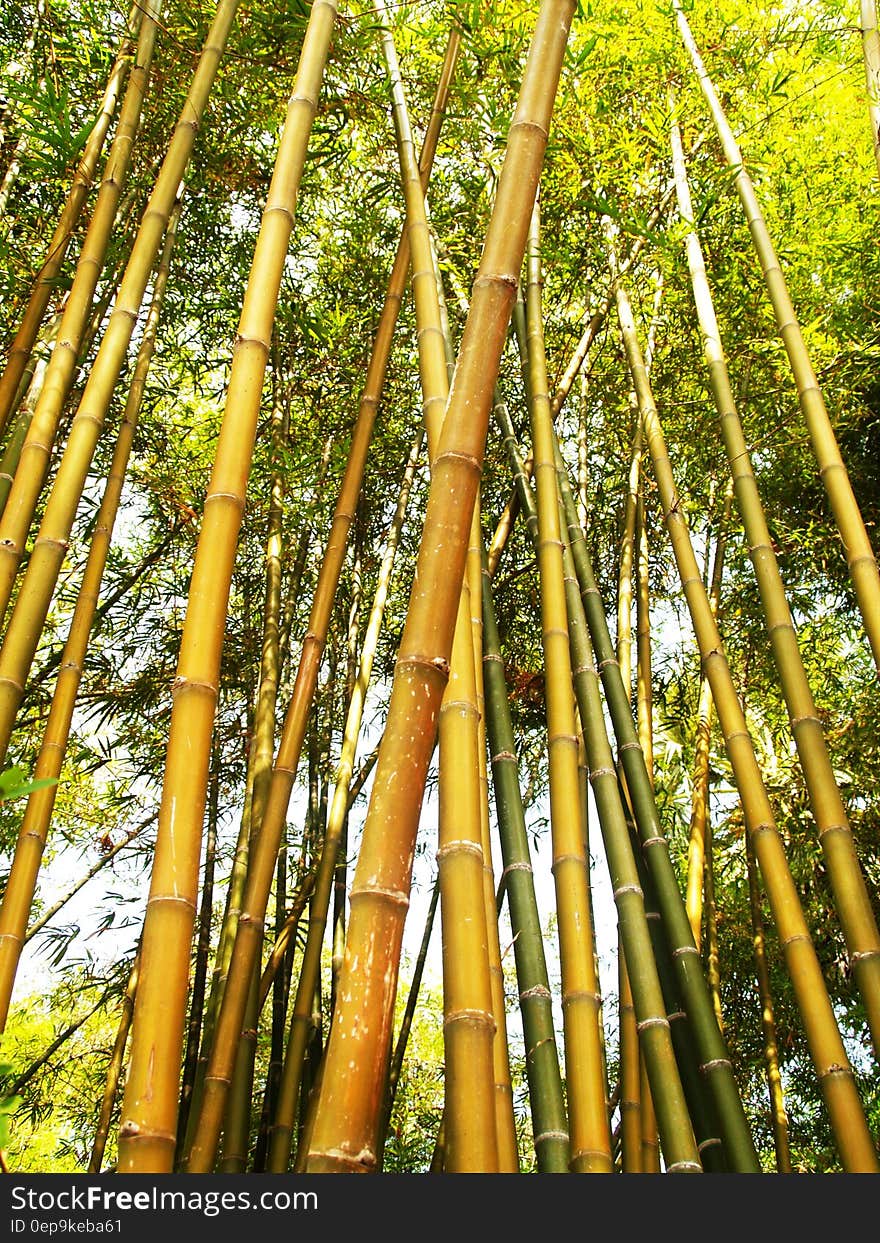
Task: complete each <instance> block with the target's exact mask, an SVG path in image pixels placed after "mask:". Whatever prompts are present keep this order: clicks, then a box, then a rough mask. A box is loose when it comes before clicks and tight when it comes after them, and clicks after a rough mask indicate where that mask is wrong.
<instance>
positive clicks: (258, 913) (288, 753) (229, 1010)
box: [200, 31, 460, 1168]
mask: <svg viewBox="0 0 880 1243" xmlns="http://www.w3.org/2000/svg"><path fill="white" fill-rule="evenodd" d="M459 44H460V39H459V36H458V34H457V32H455V31H454V32H453V33H452V35H451V36H450V39H449V43H448V45H447V53H446V58H445V60H444V65H443V69H442V71H441V78H440V83H439V84H438V88H437V93H436V96H435V106H434V109H433V111H432V115H431V121H430V123H429V128H428V131H427V133H426V136H425V142H424V146H423V152H422V162H421V172H422V176H423V177H425V179H426V180H427V176H428V173H429V170H430V166H431V163H432V161H433V157H434V152H435V150H436V144H437V138H438V136H439V130H440V121H441V118H442V115H443V111H444V108H445V103H446V99H447V98H448V93H449V88H450V84H451V81H452V73H453V71H454V67H455V62H456V60H457V56H458V48H459ZM408 264H409V245H408V243H407V241H406V238H405V237H404V238H402V239H401V242H400V245H399V246H398V250H397V257H396V258H395V261H394V267H393V269H392V273H391V277H390V278H389V282H388V292H387V294H386V298H385V304H384V306H383V309H382V314H381V316H380V320H379V326H378V328H377V331H376V336H375V341H374V346H373V352H372V356H371V359H370V364H369V367H368V370H367V378H366V383H365V386H364V391H363V393H362V395H361V400H360V407H359V411H358V417H357V420H356V423H355V427H354V431H353V433H352V439H351V444H350V446H349V453H348V460H347V463H346V468H345V473H344V476H343V479H342V483H341V485H340V491H339V496H338V498H337V502H336V508H335V512H334V516H333V521H332V523H331V528H330V535H329V538H328V541H327V545H326V548H325V552H324V558H323V560H322V562H321V568H320V572H319V576H318V583H317V586H316V588H315V594H314V598H313V601H312V608H311V613H310V617H309V624H308V628H307V631H306V637H305V640H304V642H303V646H302V652H301V656H300V662H299V665H298V668H297V672H296V678H295V681H294V686H293V692H292V695H291V699H290V703H289V705H288V708H287V712H286V714H285V718H284V724H283V727H282V732H281V739H280V742H279V745H278V750H277V753H276V756H275V763H274V765H273V771H272V780H271V783H270V786H269V794H268V798H267V804H266V810H265V813H264V815H263V824H262V828H261V834H260V844H259V851H258V852H257V857H255V859H254V861H253V866H252V867H251V869H250V872H249V876H248V886H247V889H246V892H245V897H244V903H243V913H244V914H245V915H246V916H247V922H246V923H245V924H244V925H242V924H241V921H239V923H240V927H242V934H239V933H238V932H237V934H236V940H235V945H234V947H233V959H232V962H231V963H230V972H229V978H230V980H232V979H233V978H234V979H235V980H236V981H243V980H245V979H246V977H247V976H248V973H249V972H250V971H251V970H252V969H253V963H254V962H255V961H256V941H255V930H256V929H257V928H258V927H259V926H261V925H262V921H263V919H264V918H265V913H266V907H267V905H268V900H269V891H270V888H271V884H272V874H273V871H274V867H275V858H276V855H277V852H278V846H279V844H280V840H281V833H282V830H283V826H284V819H285V816H286V813H287V806H288V803H289V801H290V794H291V790H292V789H293V782H294V779H295V777H296V770H297V766H298V764H299V758H300V753H301V751H302V744H303V740H304V737H305V730H306V727H307V723H308V714H309V710H310V706H311V702H312V698H313V696H314V691H315V686H316V684H317V677H318V669H319V666H320V663H321V656H322V653H323V649H324V644H325V642H326V636H327V631H328V627H329V624H330V614H331V610H332V607H333V601H334V598H335V594H336V588H337V585H338V582H339V575H340V573H341V570H342V563H343V559H344V556H345V550H346V546H347V541H348V533H349V530H350V528H351V523H352V521H353V519H354V514H355V510H356V507H357V499H358V495H359V493H360V489H361V483H362V480H363V473H364V464H365V461H366V454H367V449H368V447H369V443H370V439H371V436H372V430H373V424H374V422H375V416H376V410H377V407H378V403H379V398H380V395H381V390H382V385H383V382H384V377H385V370H386V367H387V362H388V356H389V352H390V347H391V339H392V336H393V332H394V326H395V323H396V321H397V316H398V312H399V309H400V302H401V298H402V294H403V289H404V287H405V282H406V272H407V267H408ZM245 998H246V993H243V986H242V983H241V982H237V983H236V990H235V991H234V992H231V991H230V988H229V985H228V983H227V988H226V990H225V992H224V1000H223V1006H222V1009H221V1014H220V1022H221V1023H224V1024H225V1028H226V1032H227V1036H226V1038H225V1039H224V1040H223V1041H221V1040H220V1039H219V1034H218V1039H217V1040H216V1042H215V1052H216V1055H217V1057H218V1058H220V1057H223V1058H224V1059H225V1058H226V1053H225V1052H224V1050H225V1049H226V1048H227V1047H234V1041H235V1040H236V1039H237V1036H236V1031H237V1030H240V1022H241V1015H242V1014H243V1006H244V1003H245ZM218 1068H219V1069H218V1070H217V1073H216V1074H214V1076H213V1080H212V1095H213V1097H214V1100H213V1102H212V1105H211V1111H210V1114H207V1113H206V1115H205V1118H204V1130H203V1138H202V1140H201V1141H200V1143H201V1145H202V1148H203V1154H207V1153H208V1152H209V1150H211V1149H213V1147H216V1142H217V1135H218V1131H219V1126H220V1119H221V1118H222V1109H223V1101H222V1098H223V1096H224V1094H225V1079H224V1075H228V1073H229V1072H228V1070H226V1069H225V1062H224V1065H223V1066H221V1065H220V1063H219V1061H218ZM221 1071H222V1073H221ZM201 1126H202V1123H201V1122H200V1128H201ZM200 1160H201V1161H205V1162H209V1160H210V1158H209V1157H208V1156H206V1155H202V1156H200ZM207 1168H210V1165H209V1164H208V1166H207Z"/></svg>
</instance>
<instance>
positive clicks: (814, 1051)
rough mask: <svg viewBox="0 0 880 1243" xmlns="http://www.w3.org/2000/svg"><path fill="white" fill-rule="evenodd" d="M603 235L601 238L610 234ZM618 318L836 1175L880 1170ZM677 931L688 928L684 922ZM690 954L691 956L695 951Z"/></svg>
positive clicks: (631, 331) (628, 314) (658, 434)
mask: <svg viewBox="0 0 880 1243" xmlns="http://www.w3.org/2000/svg"><path fill="white" fill-rule="evenodd" d="M608 232H609V235H610V226H609V229H608ZM617 309H618V318H619V320H620V325H621V332H622V336H623V341H624V347H625V350H626V356H627V362H628V364H629V369H630V373H631V375H632V379H633V384H634V385H635V388H636V393H637V395H638V398H639V408H640V410H641V415H642V422H643V425H644V431H645V439H646V442H647V445H648V449H649V450H650V453H651V461H652V463H653V466H654V475H655V478H656V480H657V486H658V491H659V495H660V499H661V504H662V507H663V514H664V522H665V524H666V528H667V530H668V532H669V536H670V542H671V543H672V548H673V553H674V555H675V559H676V564H677V566H678V570H679V575H680V578H681V582H682V588H683V591H684V594H685V599H686V601H687V604H688V609H689V611H690V613H691V618H692V621H693V625H694V630H695V633H696V636H697V642H698V644H699V648H700V652H701V656H702V664H703V669H704V670H705V672H706V676H707V677H708V679H709V682H710V685H711V687H712V696H713V698H714V700H715V709H716V711H717V713H718V722H719V725H720V726H721V730H722V733H723V734H724V739H725V744H726V746H727V753H728V756H729V758H730V762H731V766H732V768H733V771H734V777H735V779H736V783H737V788H738V790H739V794H740V798H741V800H742V804H743V812H744V814H745V819H746V830H747V832H748V833H749V836H750V837H751V840H752V843H753V845H754V849H755V855H756V857H757V859H758V863H759V865H760V868H761V875H762V877H763V879H764V884H765V888H766V890H767V896H768V898H769V900H770V905H771V910H772V911H773V915H774V919H775V920H776V925H777V929H778V932H779V939H780V942H781V944H782V947H783V953H784V954H785V959H786V964H787V966H788V970H789V974H790V976H791V979H792V984H793V986H794V990H795V995H796V997H797V999H798V1004H799V1009H800V1012H801V1017H802V1019H803V1022H804V1027H805V1031H806V1035H807V1042H808V1044H809V1047H810V1052H811V1055H812V1057H813V1061H814V1065H815V1068H816V1072H817V1075H818V1078H819V1083H820V1087H821V1089H822V1094H823V1096H824V1098H825V1103H826V1106H827V1109H828V1113H829V1116H830V1119H831V1125H832V1128H833V1131H834V1134H835V1138H836V1142H837V1145H838V1150H839V1152H840V1155H841V1159H842V1161H843V1164H844V1168H845V1169H846V1170H848V1171H849V1170H851V1171H857V1170H861V1171H871V1170H873V1171H876V1170H880V1162H878V1160H877V1154H876V1152H875V1149H874V1144H873V1140H872V1138H871V1134H870V1131H869V1130H868V1126H867V1123H866V1121H865V1114H864V1110H863V1108H862V1103H861V1101H860V1100H859V1095H858V1092H857V1090H856V1086H855V1080H854V1077H853V1072H852V1068H851V1067H850V1064H849V1059H848V1058H847V1055H846V1051H845V1049H844V1046H843V1041H842V1039H841V1036H840V1032H839V1030H838V1027H837V1023H836V1021H835V1018H834V1012H833V1010H832V1008H831V1002H830V1000H829V997H828V991H827V988H826V986H825V981H824V979H823V978H822V971H821V968H820V966H819V961H818V959H817V957H816V952H815V949H814V947H813V943H812V941H811V939H810V934H809V930H808V928H807V925H806V921H805V920H804V916H803V911H802V910H801V905H800V899H799V897H798V893H797V889H796V887H795V884H794V880H793V879H792V875H791V872H790V870H789V867H788V860H787V859H786V856H785V849H784V847H783V844H782V839H781V837H780V834H779V831H778V829H777V827H776V823H775V820H774V817H773V810H772V807H771V806H770V801H769V798H768V796H767V792H766V790H765V788H764V782H763V779H762V777H761V772H760V769H759V767H758V762H757V759H756V757H755V752H754V748H753V746H752V740H751V737H750V735H749V733H748V728H747V726H746V721H745V717H744V715H743V710H742V707H741V705H740V701H739V697H738V696H737V694H736V688H735V686H734V684H733V679H732V677H731V673H730V668H729V666H728V664H727V658H726V656H725V654H724V646H723V643H722V640H721V635H720V634H719V632H718V627H717V625H716V624H715V620H714V618H713V617H712V610H711V607H710V605H709V599H708V595H707V593H706V588H705V586H704V584H703V581H702V578H701V576H700V571H699V566H698V565H697V560H696V557H695V555H694V551H693V547H692V544H691V540H690V534H689V532H688V529H687V525H686V523H685V520H684V516H683V514H682V512H681V500H680V497H679V495H678V493H677V491H676V488H675V482H674V479H673V475H672V468H671V464H670V461H669V457H668V455H667V451H666V445H665V441H664V437H663V431H662V428H661V426H660V419H659V415H658V413H657V408H656V405H655V403H654V399H653V394H652V392H651V386H650V382H649V380H648V378H647V376H646V374H645V368H644V361H643V359H642V355H641V347H640V345H639V342H638V337H637V335H636V329H635V323H634V321H633V317H632V310H631V308H630V304H629V299H628V297H627V295H626V292H625V290H624V289H623V286H622V285H621V284H620V283H618V285H617ZM682 909H683V908H682ZM685 922H687V920H686V916H685ZM687 938H688V940H689V941H690V944H691V946H693V937H692V936H691V935H690V925H689V924H688V925H687ZM692 952H693V954H694V956H696V953H697V951H696V948H695V947H694V948H693V951H692ZM686 1004H687V1002H686ZM712 1026H713V1028H714V1030H715V1032H716V1033H717V1034H718V1039H719V1042H721V1043H722V1045H723V1041H721V1037H720V1033H718V1029H717V1025H716V1024H715V1022H714V1017H713V1023H712ZM726 1065H727V1067H728V1068H729V1062H726ZM737 1099H738V1098H737Z"/></svg>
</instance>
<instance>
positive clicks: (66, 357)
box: [0, 0, 183, 747]
mask: <svg viewBox="0 0 880 1243" xmlns="http://www.w3.org/2000/svg"><path fill="white" fill-rule="evenodd" d="M161 8H162V0H149V3H148V4H147V5H146V6H145V8H144V18H143V22H142V24H141V29H140V33H139V35H138V45H137V50H136V53H135V58H134V63H133V65H132V67H131V72H130V76H129V80H128V85H127V86H126V89H125V96H124V98H123V101H122V106H121V108H120V112H119V121H118V124H117V126H116V133H115V134H114V136H113V141H112V143H111V144H110V150H109V153H108V156H107V161H106V163H105V166H104V172H103V175H102V178H101V185H100V187H99V189H98V194H97V197H96V199H95V206H94V209H93V211H92V216H91V219H90V221H89V225H88V228H87V230H86V235H85V238H84V239H83V244H82V250H81V251H80V255H79V259H78V260H77V265H76V271H75V273H74V278H73V284H72V286H71V288H70V293H69V294H68V297H67V300H66V303H65V307H64V313H63V316H62V319H61V325H60V327H59V329H58V337H57V340H56V342H55V346H54V348H53V350H52V356H51V358H50V360H49V366H48V369H47V373H46V380H45V383H44V385H43V390H42V392H41V394H40V398H39V401H38V402H37V406H36V409H35V410H34V415H33V418H32V420H31V423H30V426H29V427H28V430H27V435H26V438H25V442H24V445H23V446H22V450H21V455H20V459H19V462H18V466H17V469H16V472H15V479H14V480H13V484H12V488H11V490H10V494H9V497H8V500H7V502H6V507H5V509H4V511H3V517H2V519H0V541H2V542H0V549H2V553H0V617H3V616H5V614H6V610H7V608H8V605H9V599H10V595H11V593H12V588H13V584H14V581H15V575H16V573H17V570H18V566H19V563H20V561H21V557H22V553H23V551H24V545H25V541H26V539H27V534H28V530H29V529H30V525H31V522H32V521H33V517H34V511H35V508H36V503H37V498H38V497H39V495H40V492H41V491H42V488H43V484H44V482H45V478H46V472H47V470H48V466H49V459H50V455H51V453H52V446H53V444H54V441H55V437H56V433H57V431H58V424H59V421H60V419H61V415H62V412H63V409H64V405H65V402H66V400H67V397H68V395H69V393H70V389H71V386H72V384H73V380H74V375H75V372H76V365H77V359H78V358H79V357H80V354H81V352H82V347H83V338H84V334H85V332H86V326H87V325H88V323H89V319H90V317H91V315H92V301H93V298H94V294H95V290H96V288H97V285H98V280H99V278H100V276H101V273H102V271H103V269H104V262H105V259H106V256H107V247H108V244H109V241H110V235H111V232H112V230H113V227H114V223H115V220H116V215H117V210H118V207H119V201H120V197H121V194H122V191H123V188H124V185H125V182H126V179H127V177H128V170H129V167H130V164H131V152H132V147H133V145H134V140H135V136H136V134H137V129H138V125H139V123H140V117H141V110H142V107H143V101H144V94H145V92H146V88H147V83H148V81H149V76H150V69H151V66H152V61H153V52H154V48H155V43H156V31H157V21H158V18H159V15H160V12H161ZM182 176H183V167H181V170H180V172H179V173H178V174H177V176H176V177H175V178H174V180H173V184H171V183H169V187H168V194H167V196H166V203H165V204H164V206H163V208H162V212H163V216H164V218H163V219H162V221H161V231H159V232H158V235H157V236H156V237H155V238H154V239H153V242H152V245H151V246H148V248H147V249H146V251H145V252H144V253H143V254H142V258H141V269H140V270H141V283H140V288H139V291H138V292H137V294H136V296H134V297H133V296H132V295H133V293H134V291H133V290H132V286H131V285H129V286H128V288H127V289H126V294H127V295H128V299H127V300H123V290H122V288H120V293H119V301H118V306H119V308H120V309H122V308H125V314H123V315H122V318H121V321H120V322H119V323H118V324H117V329H119V328H121V329H122V336H123V337H124V341H122V343H121V349H119V350H118V352H117V354H118V361H117V362H116V365H115V368H114V369H113V371H112V375H109V376H108V379H107V383H108V384H109V388H108V389H107V391H106V394H103V393H102V394H101V395H100V396H99V395H98V394H96V393H95V389H94V387H93V388H92V391H91V393H90V395H89V401H90V402H92V400H93V395H94V402H95V407H94V408H95V410H97V411H98V412H99V413H98V415H97V417H98V419H99V422H100V421H102V420H103V417H104V411H105V410H106V408H107V405H108V404H109V399H110V392H111V391H112V388H113V385H114V384H115V383H116V378H117V376H118V374H119V369H120V367H121V366H122V362H123V359H124V356H125V351H126V349H127V347H128V343H129V341H130V339H131V334H132V331H133V328H134V319H135V318H136V317H137V314H138V311H139V310H140V305H141V300H142V298H143V294H144V290H145V288H146V283H147V281H148V279H149V276H150V272H151V270H152V267H153V263H154V261H155V258H156V255H157V253H158V250H159V245H160V243H161V241H162V235H163V234H164V232H165V224H166V223H167V217H168V214H169V213H170V210H171V207H172V205H173V203H174V201H175V198H176V196H177V189H178V185H179V183H180V181H181V178H182ZM151 201H152V200H151ZM129 299H130V303H129ZM126 325H127V327H126ZM108 331H109V329H108ZM28 335H30V329H29V330H28ZM13 348H15V347H13ZM29 348H30V347H29ZM28 352H29V351H28ZM105 358H106V354H105ZM10 362H11V364H12V360H10ZM16 365H17V364H16ZM95 366H97V362H96V364H95ZM84 396H85V395H84ZM80 408H81V409H82V405H81V407H80ZM86 409H88V407H86ZM79 492H80V489H77V490H76V500H77V501H78V499H79ZM75 507H76V501H75V502H74V512H75ZM63 538H64V539H65V540H66V538H67V535H66V534H65V535H64V537H63ZM56 573H57V570H56ZM52 582H53V584H54V578H53V579H52ZM46 607H47V608H48V604H47V605H46ZM43 620H44V618H42V619H40V620H39V621H38V622H37V623H35V624H36V627H37V631H38V632H39V630H40V628H41V627H42V624H43ZM37 637H38V636H36V637H35V638H34V640H33V642H34V643H36V640H37ZM25 675H26V671H25ZM2 737H3V734H2V731H0V738H2ZM4 747H5V744H4Z"/></svg>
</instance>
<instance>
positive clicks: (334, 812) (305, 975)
mask: <svg viewBox="0 0 880 1243" xmlns="http://www.w3.org/2000/svg"><path fill="white" fill-rule="evenodd" d="M423 438H424V437H423V433H422V432H421V431H420V432H419V434H418V436H417V437H416V439H415V441H414V442H413V445H412V447H411V449H410V454H409V459H408V461H407V464H406V469H405V471H404V475H403V480H402V482H401V487H400V492H399V494H398V499H397V507H396V509H395V512H394V516H393V518H392V520H391V525H390V527H389V530H388V535H387V537H386V541H385V548H384V551H383V554H382V561H381V563H380V566H379V572H378V575H377V579H376V589H375V593H374V596H373V603H372V605H371V608H370V616H369V619H368V621H367V628H366V632H365V634H364V641H363V644H362V645H361V658H360V664H359V668H358V674H357V678H356V680H355V685H354V688H353V691H352V695H351V699H350V701H349V705H348V713H347V716H346V721H345V728H344V730H343V739H342V748H341V751H340V756H339V763H338V765H337V769H336V785H335V788H334V791H333V798H332V800H331V803H330V811H329V814H328V817H327V832H326V834H325V837H324V845H323V848H322V851H321V858H320V860H319V863H318V868H317V872H316V877H315V893H314V895H313V897H312V900H311V904H310V906H309V923H308V935H307V938H306V944H305V948H304V950H303V958H302V962H301V964H300V971H299V979H298V982H297V988H296V996H295V998H294V1004H293V1012H292V1015H291V1020H290V1037H289V1040H288V1045H287V1050H286V1053H285V1057H284V1065H283V1068H282V1072H281V1080H280V1083H279V1088H278V1100H277V1105H276V1111H275V1117H274V1119H273V1121H272V1124H271V1129H270V1137H269V1141H270V1147H269V1158H268V1161H269V1164H268V1168H269V1169H270V1170H273V1171H275V1172H276V1173H283V1172H285V1171H286V1170H287V1166H288V1162H289V1160H290V1152H291V1147H292V1144H293V1128H294V1123H295V1114H296V1103H297V1101H298V1100H299V1096H300V1085H301V1079H302V1066H303V1060H304V1058H305V1052H306V1044H307V1042H308V1034H309V1020H310V1018H311V1006H312V998H313V997H314V994H315V988H316V986H317V980H318V976H319V973H320V969H321V947H322V945H323V941H324V933H325V930H326V926H327V911H328V909H329V902H330V895H331V893H332V889H333V881H334V874H335V869H336V860H337V857H338V850H339V844H340V841H341V835H342V826H343V823H344V821H345V816H346V814H347V811H348V807H349V793H350V783H351V778H352V773H353V771H354V760H355V756H356V754H357V744H358V738H359V737H360V729H361V721H362V719H363V710H364V703H365V700H366V694H367V688H368V687H369V683H370V677H371V674H372V668H373V660H374V658H375V654H376V648H377V646H378V642H379V635H380V633H381V627H382V621H383V619H384V616H385V604H386V602H387V599H388V590H389V587H390V585H391V573H392V570H393V567H394V559H395V556H396V552H397V546H398V543H399V540H400V533H401V530H402V528H403V520H404V517H405V514H406V508H407V505H408V503H409V494H410V490H411V488H412V484H413V480H414V478H415V472H416V466H417V464H418V460H419V457H420V455H421V451H422V443H423Z"/></svg>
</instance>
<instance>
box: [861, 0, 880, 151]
mask: <svg viewBox="0 0 880 1243" xmlns="http://www.w3.org/2000/svg"><path fill="white" fill-rule="evenodd" d="M859 24H860V26H861V28H862V51H863V53H864V57H865V85H866V86H867V88H868V118H869V120H870V123H871V146H872V147H873V148H874V158H875V160H876V161H877V174H878V176H880V33H878V31H877V5H876V3H875V0H861V6H860V22H859Z"/></svg>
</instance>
